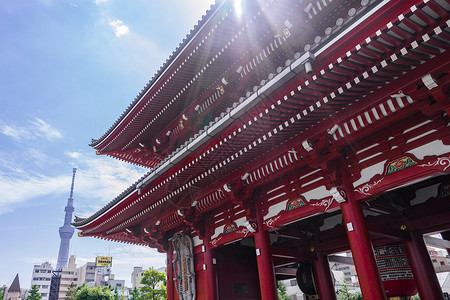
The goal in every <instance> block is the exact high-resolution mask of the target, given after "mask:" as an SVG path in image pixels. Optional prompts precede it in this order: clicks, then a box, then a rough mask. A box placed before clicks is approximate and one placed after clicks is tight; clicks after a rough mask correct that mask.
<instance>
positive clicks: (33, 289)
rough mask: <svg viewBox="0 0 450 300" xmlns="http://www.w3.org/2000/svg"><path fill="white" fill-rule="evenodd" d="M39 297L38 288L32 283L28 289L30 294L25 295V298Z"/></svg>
mask: <svg viewBox="0 0 450 300" xmlns="http://www.w3.org/2000/svg"><path fill="white" fill-rule="evenodd" d="M41 299H42V295H41V294H39V288H38V287H37V285H35V284H33V286H32V287H31V290H30V294H29V295H28V297H27V300H41Z"/></svg>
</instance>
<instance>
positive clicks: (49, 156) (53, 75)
mask: <svg viewBox="0 0 450 300" xmlns="http://www.w3.org/2000/svg"><path fill="white" fill-rule="evenodd" d="M212 3H213V0H189V1H186V0H166V1H156V0H133V1H124V0H0V238H1V240H2V242H1V243H0V245H1V246H0V285H4V284H6V285H9V284H11V282H12V280H13V279H14V276H15V274H16V273H19V278H20V282H21V286H22V288H29V287H30V281H31V273H32V268H33V265H34V264H40V263H42V262H44V261H50V262H51V263H52V265H53V266H55V265H56V259H57V255H58V247H59V241H60V239H59V235H58V228H59V227H60V226H62V225H63V222H64V221H63V219H64V207H65V205H66V203H67V198H68V197H69V191H70V183H71V176H72V168H74V167H76V168H78V171H77V173H76V179H75V191H74V206H75V214H76V215H78V216H84V217H86V216H88V215H90V214H92V213H93V212H95V211H96V210H97V209H99V208H101V207H102V206H103V205H104V204H106V203H107V202H109V201H110V200H112V199H113V198H114V197H115V196H117V195H118V194H119V193H120V192H122V191H123V190H124V189H126V188H127V187H128V186H129V185H130V184H131V183H133V182H135V181H136V180H137V179H139V178H140V177H141V176H142V175H143V174H145V173H146V172H147V170H144V169H141V168H137V167H133V166H131V165H128V164H124V163H121V162H119V161H118V160H115V159H113V158H109V157H104V156H96V155H95V152H94V149H92V148H91V147H89V146H88V144H89V143H90V141H91V138H99V137H100V136H101V135H102V134H103V133H104V132H105V131H106V130H107V129H108V128H109V126H110V125H111V124H112V123H113V122H114V121H115V120H116V119H117V118H118V117H119V116H120V114H121V113H122V112H123V111H124V110H125V108H126V107H127V106H128V105H129V104H130V103H131V101H132V100H133V99H134V97H135V96H136V95H137V94H138V93H139V91H140V90H141V89H142V88H143V87H144V86H145V84H146V83H147V82H148V81H149V80H150V79H151V77H153V75H154V74H155V72H156V71H157V70H158V69H159V67H160V66H161V65H162V64H163V62H164V61H165V60H166V59H167V58H168V57H169V55H170V54H171V53H172V51H173V50H175V48H176V47H177V46H178V44H179V43H180V42H181V41H182V39H183V38H184V37H185V36H186V34H187V33H188V32H189V31H190V30H191V29H192V28H193V27H194V25H195V24H196V23H197V21H198V20H199V19H200V18H201V16H202V15H203V14H204V13H205V12H206V10H207V9H209V7H210V5H211V4H212ZM70 253H71V254H74V255H76V256H77V265H79V266H81V265H82V264H84V263H85V262H87V261H94V259H95V256H97V255H111V256H113V272H114V273H115V274H116V279H125V280H126V282H127V284H128V285H130V274H131V271H132V268H133V266H143V267H144V268H148V267H150V266H154V267H161V266H163V265H164V264H165V255H162V254H158V253H157V252H156V251H155V250H153V249H147V248H144V247H138V246H130V245H126V244H118V243H110V242H105V241H102V240H98V239H94V238H79V237H77V236H76V234H75V235H74V237H73V238H72V241H71V250H70Z"/></svg>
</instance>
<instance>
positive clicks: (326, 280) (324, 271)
mask: <svg viewBox="0 0 450 300" xmlns="http://www.w3.org/2000/svg"><path fill="white" fill-rule="evenodd" d="M314 271H315V273H316V280H317V285H318V288H319V298H320V299H324V300H336V292H335V291H334V284H333V279H332V277H331V271H330V265H329V263H328V257H327V255H325V254H323V253H317V259H316V260H314Z"/></svg>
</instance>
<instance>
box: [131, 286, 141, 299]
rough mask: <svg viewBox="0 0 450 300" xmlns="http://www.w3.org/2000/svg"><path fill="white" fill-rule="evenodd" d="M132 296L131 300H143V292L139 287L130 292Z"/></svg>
mask: <svg viewBox="0 0 450 300" xmlns="http://www.w3.org/2000/svg"><path fill="white" fill-rule="evenodd" d="M130 296H131V297H130V300H141V292H140V290H138V288H137V287H134V289H133V290H132V291H131V292H130Z"/></svg>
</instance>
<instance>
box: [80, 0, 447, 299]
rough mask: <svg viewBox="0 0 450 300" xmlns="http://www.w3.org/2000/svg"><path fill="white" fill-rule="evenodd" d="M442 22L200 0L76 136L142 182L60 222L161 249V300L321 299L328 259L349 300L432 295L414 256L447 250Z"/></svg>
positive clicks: (439, 8)
mask: <svg viewBox="0 0 450 300" xmlns="http://www.w3.org/2000/svg"><path fill="white" fill-rule="evenodd" d="M449 13H450V3H449V1H448V0H398V1H387V0H315V1H310V0H276V1H275V0H248V1H231V0H219V1H216V3H215V4H214V5H212V6H211V8H210V10H209V11H207V13H206V14H205V15H204V16H203V17H202V18H201V20H200V21H199V23H198V24H197V25H196V26H195V28H194V29H193V30H192V31H191V32H190V33H189V34H188V35H187V36H186V38H185V39H184V40H183V41H182V42H181V43H180V45H179V46H178V47H177V48H176V49H175V51H174V52H173V53H172V55H171V56H170V57H169V58H168V60H167V61H166V62H165V63H164V65H163V66H162V67H161V68H160V69H159V70H158V71H157V72H156V74H155V75H154V77H153V78H152V79H151V80H150V81H149V83H148V84H147V85H146V86H145V87H144V88H143V89H142V91H141V92H140V93H139V94H138V95H137V96H136V98H135V99H134V100H133V101H132V102H131V104H130V105H129V106H128V108H126V110H125V111H124V112H123V114H122V115H121V116H120V117H119V118H118V119H117V121H116V122H115V123H114V124H112V125H111V126H110V127H109V129H108V130H107V131H106V132H105V133H104V134H103V135H102V136H101V137H100V138H98V139H95V140H93V141H92V143H91V146H92V147H93V148H94V149H95V150H96V152H97V154H99V155H108V156H111V157H113V158H116V159H120V160H123V161H126V162H129V163H131V164H135V165H139V166H143V167H147V168H148V173H147V174H145V175H144V176H143V177H142V178H140V179H139V180H138V181H136V182H135V183H134V184H132V185H131V186H130V187H129V188H128V189H126V190H125V191H124V192H123V193H121V194H120V195H118V196H117V197H116V198H114V199H112V200H111V201H110V202H109V203H108V204H106V205H105V206H104V207H103V208H102V209H100V210H99V211H97V212H93V214H92V215H91V216H88V217H85V218H80V217H76V218H75V221H74V223H73V225H74V226H75V227H76V229H77V230H79V235H80V236H86V237H96V238H101V239H105V240H109V241H115V242H122V243H131V244H136V245H142V246H146V247H152V248H156V249H157V250H158V251H160V252H163V253H166V254H167V273H168V274H167V276H168V278H167V294H168V299H170V300H172V299H209V300H211V299H264V300H266V299H277V282H278V281H281V280H287V279H296V280H297V283H298V285H299V287H300V289H301V290H302V291H303V292H304V293H305V294H307V295H309V297H310V299H331V300H333V299H336V291H335V287H334V283H333V278H332V275H331V271H330V266H329V263H330V262H337V263H339V262H341V263H346V262H345V261H344V262H343V261H342V260H343V259H347V260H348V259H351V260H352V262H351V263H352V264H354V266H355V270H356V273H357V275H358V282H359V286H360V288H361V292H362V296H363V298H364V299H365V300H380V299H388V298H390V297H402V299H408V297H410V296H411V295H414V294H415V293H417V292H418V293H419V295H420V298H421V299H422V300H427V299H428V300H437V299H444V296H443V291H442V289H441V287H440V285H439V281H438V278H437V276H436V273H435V272H434V268H433V264H432V261H431V259H430V256H429V253H428V250H427V245H428V246H432V247H439V248H441V249H447V250H448V249H450V241H449V240H450V218H449V215H450V176H449V174H450V173H449V172H450V132H449V128H448V127H449V125H448V124H449V121H450V119H449V113H450V101H449V100H450V92H449V86H450V75H449V69H450V55H449V52H447V51H448V49H449V47H450V28H449V26H450V20H449ZM106 126H107V124H105V127H106ZM437 233H440V234H441V236H442V239H440V238H436V237H431V236H430V235H431V234H437ZM425 241H426V243H425ZM345 251H351V254H352V255H351V257H344V258H342V257H340V256H338V255H336V253H342V252H345Z"/></svg>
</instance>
